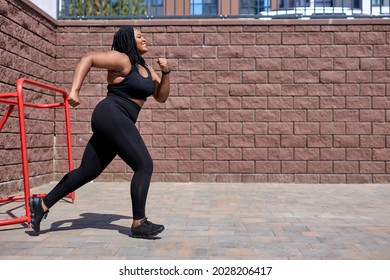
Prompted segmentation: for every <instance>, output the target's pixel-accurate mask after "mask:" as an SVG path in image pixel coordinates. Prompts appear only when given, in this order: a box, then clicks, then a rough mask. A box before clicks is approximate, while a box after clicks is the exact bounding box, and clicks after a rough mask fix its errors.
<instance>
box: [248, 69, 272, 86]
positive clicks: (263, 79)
mask: <svg viewBox="0 0 390 280" xmlns="http://www.w3.org/2000/svg"><path fill="white" fill-rule="evenodd" d="M267 80H268V75H267V72H266V71H243V72H242V82H243V83H244V84H254V85H256V84H259V83H267Z"/></svg>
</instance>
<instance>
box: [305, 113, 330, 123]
mask: <svg viewBox="0 0 390 280" xmlns="http://www.w3.org/2000/svg"><path fill="white" fill-rule="evenodd" d="M332 120H333V113H332V110H307V121H309V122H315V121H318V122H330V121H332ZM321 125H322V124H321Z"/></svg>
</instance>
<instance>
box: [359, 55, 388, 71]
mask: <svg viewBox="0 0 390 280" xmlns="http://www.w3.org/2000/svg"><path fill="white" fill-rule="evenodd" d="M360 64H361V66H360V67H361V69H362V70H385V69H386V60H385V59H384V58H361V59H360Z"/></svg>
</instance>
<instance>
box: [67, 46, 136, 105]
mask: <svg viewBox="0 0 390 280" xmlns="http://www.w3.org/2000/svg"><path fill="white" fill-rule="evenodd" d="M92 67H97V68H103V69H107V70H108V71H114V72H117V73H118V74H119V75H121V73H122V72H123V73H126V71H130V67H131V63H130V60H129V59H128V57H127V55H125V54H123V53H119V52H117V51H108V52H91V53H88V54H86V55H84V56H82V57H81V58H80V60H79V62H78V63H77V65H76V69H75V71H74V74H73V80H72V88H71V90H70V93H69V96H68V102H69V105H71V106H73V107H76V106H78V105H80V98H79V92H80V89H81V86H82V84H83V81H84V79H85V77H86V76H87V74H88V72H89V71H90V70H91V68H92Z"/></svg>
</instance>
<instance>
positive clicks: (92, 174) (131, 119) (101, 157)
mask: <svg viewBox="0 0 390 280" xmlns="http://www.w3.org/2000/svg"><path fill="white" fill-rule="evenodd" d="M140 109H141V108H140V107H139V106H138V105H137V104H135V103H133V102H131V101H130V100H127V99H125V98H122V97H118V96H115V95H110V94H109V95H108V96H107V97H106V98H105V99H104V100H102V101H101V102H100V103H99V104H98V105H97V106H96V108H95V110H94V111H93V113H92V131H93V135H92V137H91V139H90V140H89V142H88V144H87V147H86V148H85V151H84V155H83V158H82V160H81V164H80V167H79V168H77V169H74V170H72V171H70V172H69V173H68V174H66V175H65V176H64V177H63V178H62V180H61V181H60V182H59V183H58V184H57V185H56V186H55V187H54V188H53V190H52V191H51V192H49V193H48V194H47V195H46V196H45V197H44V198H43V202H44V203H45V205H46V206H47V207H48V208H50V207H52V206H53V205H54V204H55V203H56V202H57V201H59V200H60V199H62V198H63V197H65V196H66V195H68V194H70V193H71V192H73V191H75V190H77V189H78V188H80V187H81V186H83V185H84V184H86V183H88V182H90V181H91V180H93V179H95V178H96V177H98V176H99V175H100V174H101V173H102V172H103V170H104V169H105V168H106V167H107V166H108V164H109V163H110V162H111V161H112V160H113V159H114V157H115V156H116V155H118V156H119V157H120V158H121V159H123V161H124V162H125V163H126V164H127V165H129V166H130V167H131V168H132V170H133V171H134V175H133V178H132V180H131V186H130V193H131V200H132V207H133V219H142V218H144V217H145V204H146V197H147V194H148V189H149V184H150V179H151V176H152V172H153V161H152V158H151V157H150V154H149V152H148V150H147V148H146V145H145V143H144V141H143V139H142V137H141V135H140V133H139V131H138V129H137V127H136V126H135V122H136V121H137V117H138V114H139V112H140Z"/></svg>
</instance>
